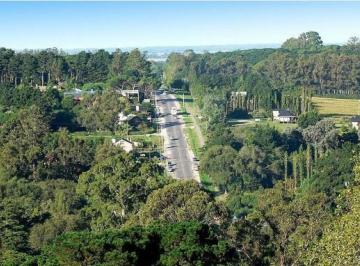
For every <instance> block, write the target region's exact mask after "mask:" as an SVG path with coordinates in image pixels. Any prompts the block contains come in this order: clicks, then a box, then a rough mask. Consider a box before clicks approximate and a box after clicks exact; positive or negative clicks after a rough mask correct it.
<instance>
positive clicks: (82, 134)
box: [71, 131, 162, 149]
mask: <svg viewBox="0 0 360 266" xmlns="http://www.w3.org/2000/svg"><path fill="white" fill-rule="evenodd" d="M71 136H72V137H74V138H80V139H89V140H103V139H112V138H115V139H119V138H129V139H130V140H132V141H135V142H140V143H142V144H143V147H144V148H153V149H162V137H161V136H159V135H156V134H144V135H129V136H128V137H126V136H124V135H123V134H120V132H115V133H112V132H110V131H97V132H86V131H78V132H73V133H71Z"/></svg>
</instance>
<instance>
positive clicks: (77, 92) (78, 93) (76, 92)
mask: <svg viewBox="0 0 360 266" xmlns="http://www.w3.org/2000/svg"><path fill="white" fill-rule="evenodd" d="M95 93H96V91H94V90H93V89H91V90H89V91H85V90H81V89H78V88H74V89H72V90H70V91H66V92H64V96H70V97H73V99H74V100H75V101H77V102H80V101H81V100H82V99H83V97H84V95H93V94H95Z"/></svg>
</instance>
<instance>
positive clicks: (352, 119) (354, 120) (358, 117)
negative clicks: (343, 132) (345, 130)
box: [351, 115, 360, 123]
mask: <svg viewBox="0 0 360 266" xmlns="http://www.w3.org/2000/svg"><path fill="white" fill-rule="evenodd" d="M351 122H355V123H356V122H357V123H360V115H357V116H354V117H352V118H351Z"/></svg>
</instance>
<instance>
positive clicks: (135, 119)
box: [128, 114, 143, 127]
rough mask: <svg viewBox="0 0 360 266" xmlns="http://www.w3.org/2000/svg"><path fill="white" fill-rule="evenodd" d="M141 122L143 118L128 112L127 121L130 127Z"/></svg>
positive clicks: (136, 125)
mask: <svg viewBox="0 0 360 266" xmlns="http://www.w3.org/2000/svg"><path fill="white" fill-rule="evenodd" d="M142 122H143V120H142V119H141V118H140V117H139V116H137V115H134V114H130V115H129V116H128V123H129V125H130V126H132V127H138V126H139V125H140V124H141V123H142Z"/></svg>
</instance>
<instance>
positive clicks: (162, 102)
mask: <svg viewBox="0 0 360 266" xmlns="http://www.w3.org/2000/svg"><path fill="white" fill-rule="evenodd" d="M156 98H157V107H158V109H159V110H160V113H161V117H162V119H161V131H162V132H161V133H162V135H163V136H164V142H165V144H164V146H165V152H164V155H165V157H166V158H167V164H168V170H169V171H170V172H171V173H172V174H173V175H174V176H175V178H179V179H191V178H194V175H195V174H194V162H193V158H192V156H191V152H190V151H189V148H188V145H187V142H186V139H185V135H184V131H183V130H184V129H183V121H182V119H181V118H180V117H179V116H178V115H172V114H171V109H172V108H173V107H174V108H178V109H180V106H179V103H178V101H177V100H176V98H175V96H173V95H170V94H157V96H156Z"/></svg>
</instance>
